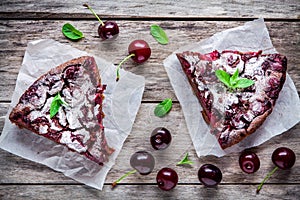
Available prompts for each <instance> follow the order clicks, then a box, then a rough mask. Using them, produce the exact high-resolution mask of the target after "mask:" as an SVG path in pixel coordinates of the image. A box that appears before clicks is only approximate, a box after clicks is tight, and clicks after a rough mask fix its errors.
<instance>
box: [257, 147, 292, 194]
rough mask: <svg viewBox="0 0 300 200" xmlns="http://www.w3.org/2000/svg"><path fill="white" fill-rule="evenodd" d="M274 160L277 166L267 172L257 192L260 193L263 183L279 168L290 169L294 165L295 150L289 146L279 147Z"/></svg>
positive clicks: (273, 157)
mask: <svg viewBox="0 0 300 200" xmlns="http://www.w3.org/2000/svg"><path fill="white" fill-rule="evenodd" d="M272 161H273V163H274V164H275V165H276V166H275V168H274V169H273V170H272V171H271V172H269V173H268V174H267V176H266V177H265V178H264V179H263V181H262V182H261V183H260V185H259V186H258V187H257V190H256V193H259V191H260V190H261V188H262V186H263V184H264V183H265V182H266V181H267V180H268V179H269V178H270V177H271V176H272V175H273V174H274V173H275V172H276V171H277V169H290V168H292V167H293V166H294V164H295V161H296V155H295V153H294V151H293V150H291V149H289V148H287V147H279V148H277V149H275V151H274V152H273V154H272Z"/></svg>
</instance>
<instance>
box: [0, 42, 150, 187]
mask: <svg viewBox="0 0 300 200" xmlns="http://www.w3.org/2000/svg"><path fill="white" fill-rule="evenodd" d="M84 55H89V56H92V55H90V54H88V53H87V52H84V51H80V50H78V49H76V48H73V47H71V46H69V45H65V44H61V43H59V42H56V41H54V40H37V41H32V42H29V44H28V46H27V49H26V52H25V56H24V59H23V63H22V66H21V69H20V72H19V75H18V78H17V82H16V88H15V91H14V93H13V97H12V103H11V106H10V108H9V111H8V114H7V116H6V119H5V125H4V128H3V132H2V134H1V137H0V147H1V148H2V149H4V150H6V151H9V152H11V153H13V154H16V155H18V156H21V157H23V158H26V159H29V160H32V161H34V162H38V163H42V164H44V165H47V166H48V167H50V168H52V169H54V170H56V171H59V172H62V173H64V174H65V175H66V176H68V177H70V178H73V179H74V180H77V181H79V182H81V183H84V184H86V185H89V186H91V187H94V188H97V189H100V190H101V189H102V187H103V184H104V181H105V178H106V175H107V173H108V171H109V170H110V168H111V167H112V166H113V165H114V162H115V159H116V158H117V156H118V154H119V152H120V150H121V148H122V146H123V143H124V141H125V139H126V138H127V136H128V135H129V133H130V132H131V129H132V125H133V123H134V120H135V117H136V114H137V112H138V109H139V107H140V105H141V100H142V95H143V92H144V87H145V79H144V77H142V76H138V75H135V74H133V73H130V72H127V71H125V70H122V69H121V71H120V74H121V78H120V80H119V81H118V82H116V81H115V80H116V67H115V66H114V65H113V64H112V63H110V62H107V61H105V60H103V59H101V58H99V57H96V56H94V58H95V60H96V63H97V65H98V68H99V71H100V74H101V79H102V84H105V85H107V88H106V90H105V92H104V95H105V99H104V102H103V112H104V113H105V118H104V120H103V124H104V127H105V130H104V131H105V136H106V139H107V142H108V145H109V146H110V147H112V148H114V149H115V152H114V153H113V154H112V155H111V156H110V157H109V162H107V163H104V165H103V166H100V165H98V164H97V163H95V162H93V161H91V160H89V159H87V158H86V157H85V156H82V155H80V154H78V153H76V152H72V151H70V150H68V149H67V147H65V146H63V145H59V144H57V143H55V142H53V141H51V140H49V139H47V138H45V137H43V136H39V135H37V134H35V133H32V132H30V131H28V130H25V129H19V128H18V127H17V126H15V125H14V124H12V123H11V122H10V121H9V119H8V115H9V113H10V111H11V110H12V107H13V106H15V105H16V104H17V103H18V101H19V97H20V96H21V95H22V94H23V93H24V91H25V90H26V89H27V88H28V87H29V86H30V85H31V84H32V83H33V82H34V81H35V80H36V79H37V78H38V77H40V76H41V75H42V74H44V73H46V72H47V71H49V70H50V69H51V68H53V67H56V66H58V65H60V64H62V63H64V62H66V61H68V60H71V59H73V58H77V57H80V56H84Z"/></svg>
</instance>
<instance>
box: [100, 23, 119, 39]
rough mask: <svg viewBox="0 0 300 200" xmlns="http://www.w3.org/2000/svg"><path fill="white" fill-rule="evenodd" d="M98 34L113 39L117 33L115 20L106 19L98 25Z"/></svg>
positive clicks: (117, 27)
mask: <svg viewBox="0 0 300 200" xmlns="http://www.w3.org/2000/svg"><path fill="white" fill-rule="evenodd" d="M98 34H99V36H100V37H101V38H102V39H103V40H106V39H115V38H116V37H117V36H118V34H119V26H118V24H117V23H116V22H113V21H106V22H104V23H103V24H100V25H99V27H98Z"/></svg>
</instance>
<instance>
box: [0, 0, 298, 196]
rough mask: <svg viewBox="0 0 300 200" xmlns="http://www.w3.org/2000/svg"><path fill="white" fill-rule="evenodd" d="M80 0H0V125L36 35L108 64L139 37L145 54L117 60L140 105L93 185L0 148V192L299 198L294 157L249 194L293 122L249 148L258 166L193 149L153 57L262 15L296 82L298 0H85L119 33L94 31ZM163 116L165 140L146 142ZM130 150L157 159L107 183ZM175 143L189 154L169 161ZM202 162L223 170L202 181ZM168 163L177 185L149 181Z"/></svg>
mask: <svg viewBox="0 0 300 200" xmlns="http://www.w3.org/2000/svg"><path fill="white" fill-rule="evenodd" d="M83 3H86V1H82V0H77V1H67V2H65V1H61V0H60V1H58V0H51V1H50V0H40V1H33V0H26V1H25V0H11V1H8V0H2V1H1V2H0V44H1V50H0V60H1V62H0V75H1V82H0V94H1V95H0V129H1V130H2V128H3V125H4V118H5V115H6V113H7V109H8V107H9V104H10V100H11V97H12V93H13V91H14V87H15V82H16V78H17V75H18V71H19V68H20V66H21V63H22V59H23V56H24V52H25V48H26V46H27V43H28V42H29V41H32V40H36V39H54V40H57V41H59V42H61V43H66V44H70V45H72V46H73V47H76V48H78V49H80V50H84V51H87V52H89V53H91V54H94V55H97V56H100V57H103V58H105V59H106V60H108V61H111V62H113V63H115V64H117V63H119V62H120V60H121V59H122V58H123V57H124V56H126V54H127V46H128V44H129V41H132V40H134V39H136V38H143V39H145V40H146V41H148V42H149V44H150V46H151V47H152V56H151V58H150V59H149V60H148V61H147V62H146V63H144V64H142V65H139V66H137V65H134V64H133V63H131V62H128V63H127V64H126V65H124V68H125V69H126V70H128V71H131V72H133V73H136V74H139V75H142V76H144V77H145V79H146V87H145V92H144V95H143V99H142V105H141V107H140V110H139V112H138V115H137V118H136V121H135V123H134V126H133V129H132V132H131V134H130V135H129V137H128V138H127V140H126V141H125V143H124V146H123V148H122V150H121V152H120V154H119V156H118V158H117V160H116V164H115V165H114V166H113V168H112V169H111V170H110V172H109V174H108V176H107V178H106V181H105V185H104V188H103V191H99V190H96V189H92V188H90V187H88V186H85V185H83V184H80V183H78V182H76V181H74V180H72V179H70V178H67V177H65V176H64V175H62V174H61V173H58V172H55V171H53V170H51V169H49V168H48V167H45V166H43V165H41V164H36V163H34V162H31V161H28V160H25V159H23V158H20V157H17V156H15V155H12V154H10V153H8V152H5V151H3V150H0V199H142V198H145V199H211V198H212V199H270V198H272V199H300V162H299V159H298V160H297V161H296V164H295V165H294V167H293V168H292V169H291V170H286V171H283V170H281V171H278V172H276V174H275V175H274V176H273V177H271V178H270V179H269V181H268V182H267V183H266V184H265V186H264V188H263V190H262V191H261V193H260V194H259V195H257V194H256V193H255V190H256V187H257V186H258V184H259V182H260V181H261V180H262V179H263V177H264V176H265V174H267V172H269V171H270V170H271V169H272V168H273V164H272V161H271V159H270V157H271V154H272V152H273V151H274V149H275V148H277V147H280V146H286V147H289V148H291V149H293V150H294V151H295V152H296V156H297V157H298V158H300V146H299V144H300V138H299V132H300V123H298V124H297V125H296V126H294V127H293V128H291V129H290V130H289V131H287V132H285V133H284V134H282V135H280V136H277V137H274V138H272V139H271V140H269V141H267V142H266V143H264V144H262V145H260V146H259V147H256V148H253V149H252V150H253V151H254V152H256V153H257V154H258V155H259V157H260V158H261V167H260V170H259V171H258V172H257V173H255V174H253V175H247V174H245V173H243V172H242V171H241V170H240V168H239V165H238V156H239V154H238V153H232V154H229V155H227V156H224V157H222V158H216V157H213V156H207V157H203V158H198V157H197V156H196V153H195V150H194V147H193V145H192V141H191V138H190V136H189V134H188V131H187V127H186V123H185V120H184V117H183V113H182V109H181V106H180V104H179V102H178V101H177V99H176V96H175V93H174V91H173V89H172V87H171V85H170V82H169V79H168V77H167V74H166V72H165V70H164V67H163V64H162V61H163V60H164V59H165V58H166V57H167V56H168V55H169V54H171V53H172V52H173V51H174V50H176V49H178V48H179V47H181V46H184V45H188V44H191V43H194V42H198V41H200V40H202V39H205V38H207V37H210V36H212V35H213V34H214V33H216V32H219V31H222V30H225V29H228V28H232V27H236V26H238V25H242V24H243V23H244V22H246V21H251V20H253V19H255V18H258V17H263V18H264V19H265V21H266V25H267V27H268V30H269V32H270V36H271V39H272V42H273V45H274V46H275V48H276V49H277V50H278V51H279V52H280V53H282V54H284V55H286V56H287V57H288V73H289V74H290V76H291V77H292V79H293V81H294V83H295V85H296V88H297V91H298V93H299V92H300V72H299V70H300V35H299V34H300V20H299V19H300V2H299V0H286V1H281V0H264V1H244V0H242V1H227V0H212V1H197V0H186V1H179V0H165V1H163V0H156V1H145V0H130V1H90V3H89V2H88V3H89V4H90V6H91V7H93V8H94V10H95V11H96V12H97V13H98V14H99V15H100V16H101V17H102V18H103V19H112V20H115V21H116V22H117V23H118V24H119V27H120V34H119V37H118V38H117V39H116V40H115V41H113V42H110V41H104V42H103V41H100V39H99V38H98V36H97V32H96V31H97V27H98V22H97V20H96V19H95V18H94V16H93V15H92V14H91V13H90V12H89V11H88V10H87V9H85V8H84V7H83V6H82V4H83ZM66 22H71V23H72V24H73V25H75V26H76V27H78V28H79V29H80V30H81V31H82V32H84V33H85V35H86V37H85V38H84V39H82V40H80V41H78V42H71V41H69V40H67V39H66V38H65V37H64V36H63V35H62V34H61V27H62V25H63V24H64V23H66ZM154 23H156V24H159V25H161V26H162V27H163V28H164V29H165V31H166V32H167V34H168V36H169V38H170V43H169V44H168V45H167V46H161V45H159V44H158V43H157V42H156V41H155V40H154V39H153V38H152V36H151V35H150V34H149V26H150V25H151V24H154ZM165 98H172V99H173V101H174V107H173V109H172V112H170V113H169V115H167V116H166V117H164V118H162V119H160V118H157V117H154V116H153V114H152V113H153V109H154V107H155V105H156V104H157V103H158V102H160V101H161V100H163V99H165ZM162 125H163V126H165V127H167V128H168V129H169V130H170V131H171V132H172V133H173V142H172V145H171V146H170V148H168V149H167V150H165V151H163V152H157V151H154V150H153V149H152V147H151V146H150V144H149V135H150V133H151V131H152V130H153V129H154V128H156V127H158V126H162ZM137 150H147V151H150V152H152V153H153V155H154V156H155V158H156V160H157V165H156V166H155V169H154V172H153V173H151V174H150V175H148V176H139V175H136V176H130V177H128V178H127V179H125V180H124V181H123V182H122V184H120V185H119V186H118V187H116V188H115V189H114V190H111V186H110V184H111V183H112V182H113V181H114V180H116V179H117V178H118V177H120V176H121V175H122V174H123V173H125V172H126V171H129V170H130V169H131V167H130V165H129V161H128V160H129V158H130V156H131V154H132V153H134V152H135V151H137ZM185 152H189V153H190V158H191V159H192V160H193V161H194V162H195V164H194V165H192V166H191V167H179V166H175V163H176V162H178V161H179V160H180V159H181V158H182V156H183V154H184V153H185ZM204 163H212V164H215V165H217V166H219V167H220V169H221V170H222V172H223V180H222V183H221V184H220V185H219V186H218V187H217V188H205V187H204V186H203V185H202V184H200V182H199V181H198V178H197V171H198V169H199V167H200V166H201V165H202V164H204ZM165 166H169V167H173V168H174V169H176V171H177V173H178V175H179V184H178V186H177V187H176V188H175V189H173V190H172V191H169V192H163V191H161V190H160V189H159V188H158V187H157V186H156V182H155V177H156V173H157V171H158V170H159V169H160V168H162V167H165Z"/></svg>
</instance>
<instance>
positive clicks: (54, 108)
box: [50, 93, 68, 118]
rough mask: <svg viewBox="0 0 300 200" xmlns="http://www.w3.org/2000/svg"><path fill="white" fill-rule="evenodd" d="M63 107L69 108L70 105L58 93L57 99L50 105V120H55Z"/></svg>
mask: <svg viewBox="0 0 300 200" xmlns="http://www.w3.org/2000/svg"><path fill="white" fill-rule="evenodd" d="M61 105H66V106H68V104H67V103H66V102H65V101H64V100H63V99H62V98H61V96H60V94H59V93H57V94H56V95H55V97H54V98H53V99H52V102H51V105H50V118H53V117H54V116H55V115H56V114H57V113H58V111H59V108H60V107H61Z"/></svg>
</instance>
